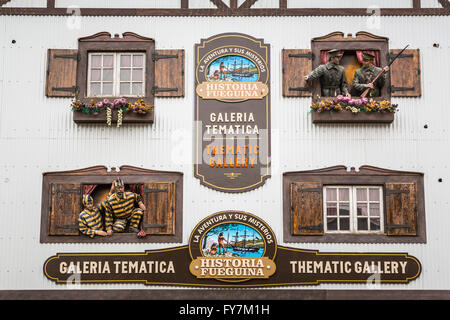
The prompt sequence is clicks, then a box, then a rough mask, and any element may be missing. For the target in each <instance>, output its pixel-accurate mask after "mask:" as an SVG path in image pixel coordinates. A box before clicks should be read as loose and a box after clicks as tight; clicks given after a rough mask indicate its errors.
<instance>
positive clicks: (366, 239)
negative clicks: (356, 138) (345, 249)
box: [282, 165, 427, 243]
mask: <svg viewBox="0 0 450 320" xmlns="http://www.w3.org/2000/svg"><path fill="white" fill-rule="evenodd" d="M306 182H309V183H312V182H314V183H316V184H319V185H322V187H321V188H322V189H323V186H326V185H354V186H382V188H383V204H384V208H383V212H382V214H383V219H384V223H385V226H386V224H387V221H388V220H387V217H386V207H387V204H386V197H387V193H386V184H387V183H414V184H415V185H416V195H417V199H416V201H417V206H416V209H417V211H416V214H417V219H416V220H417V234H416V235H402V236H394V235H388V234H387V229H386V227H385V229H384V230H385V233H384V234H350V233H345V234H342V233H341V234H339V233H323V234H315V235H309V234H306V235H303V234H302V235H300V234H293V233H292V226H293V221H292V219H291V210H292V208H291V194H290V191H291V185H292V184H293V183H306ZM282 185H283V187H282V188H283V190H282V195H283V240H284V242H286V243H289V242H291V243H426V242H427V234H426V215H425V195H424V174H423V173H421V172H410V171H398V170H391V169H384V168H378V167H374V166H369V165H363V166H361V167H359V170H358V171H356V170H355V168H353V167H351V168H347V167H346V166H343V165H337V166H332V167H327V168H320V169H315V170H308V171H293V172H284V173H283V183H282ZM322 192H323V191H322ZM320 196H321V197H320V198H321V199H322V195H320ZM321 205H323V200H322V202H321ZM321 213H322V217H323V208H322V209H321Z"/></svg>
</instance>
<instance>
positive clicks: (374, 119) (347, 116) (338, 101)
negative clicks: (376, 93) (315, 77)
mask: <svg viewBox="0 0 450 320" xmlns="http://www.w3.org/2000/svg"><path fill="white" fill-rule="evenodd" d="M396 111H397V105H396V104H391V102H390V101H387V100H382V101H377V100H374V99H367V98H362V99H352V98H350V97H344V96H342V95H339V96H337V97H335V98H329V99H321V98H320V97H317V99H315V100H314V101H313V103H312V105H311V110H310V112H311V113H312V121H313V123H391V122H392V121H394V114H395V112H396Z"/></svg>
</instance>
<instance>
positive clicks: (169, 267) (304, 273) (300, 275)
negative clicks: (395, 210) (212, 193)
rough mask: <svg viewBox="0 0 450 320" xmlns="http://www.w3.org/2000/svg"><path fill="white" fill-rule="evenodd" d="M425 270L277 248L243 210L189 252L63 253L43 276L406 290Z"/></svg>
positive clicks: (220, 219)
mask: <svg viewBox="0 0 450 320" xmlns="http://www.w3.org/2000/svg"><path fill="white" fill-rule="evenodd" d="M420 273H421V264H420V262H419V261H418V260H417V259H416V258H415V257H413V256H410V255H408V254H407V253H391V252H389V253H353V252H352V253H339V252H333V253H327V252H319V251H317V250H304V249H297V248H289V247H284V246H278V245H277V241H276V238H275V234H274V233H273V231H272V229H271V228H270V226H269V225H267V224H266V223H265V222H264V221H263V220H261V219H260V218H258V217H257V216H255V215H253V214H250V213H247V212H242V211H234V210H231V211H222V212H218V213H215V214H213V215H211V216H208V217H207V218H205V219H203V220H202V221H200V222H199V223H198V224H197V226H196V227H195V228H194V230H193V231H192V233H191V235H190V237H189V243H188V245H185V246H180V247H175V248H168V249H158V250H147V251H145V252H142V253H59V254H56V255H55V256H52V257H50V258H48V259H47V261H46V262H45V264H44V274H45V275H46V277H47V278H48V279H49V280H52V281H54V282H56V283H60V284H70V283H76V284H83V283H102V284H105V283H143V284H146V285H168V286H195V287H276V286H293V285H318V284H320V283H337V282H339V283H367V284H373V283H375V284H382V283H405V284H406V283H408V282H410V281H412V280H414V279H416V278H417V277H418V276H419V275H420Z"/></svg>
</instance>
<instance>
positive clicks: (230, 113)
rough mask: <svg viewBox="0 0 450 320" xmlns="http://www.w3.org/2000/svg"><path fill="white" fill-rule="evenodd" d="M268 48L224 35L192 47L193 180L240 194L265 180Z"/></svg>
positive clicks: (238, 36)
mask: <svg viewBox="0 0 450 320" xmlns="http://www.w3.org/2000/svg"><path fill="white" fill-rule="evenodd" d="M269 54H270V47H269V45H268V44H265V43H264V42H263V40H261V39H255V38H253V37H251V36H248V35H245V34H239V33H226V34H220V35H216V36H213V37H211V38H208V39H204V40H202V41H201V43H200V44H197V45H196V46H195V92H196V97H195V120H196V142H195V148H196V157H195V164H194V174H195V177H197V178H198V179H200V182H201V183H202V184H203V185H205V186H207V187H209V188H212V189H214V190H218V191H223V192H245V191H249V190H253V189H255V188H257V187H259V186H261V185H262V184H264V182H265V180H266V179H267V178H269V177H270V132H269V129H270V87H269V86H270V78H269V65H270V60H269Z"/></svg>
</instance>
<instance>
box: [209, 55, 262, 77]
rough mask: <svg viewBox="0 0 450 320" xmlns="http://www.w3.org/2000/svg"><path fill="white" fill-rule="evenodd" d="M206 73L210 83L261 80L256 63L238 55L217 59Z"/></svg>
mask: <svg viewBox="0 0 450 320" xmlns="http://www.w3.org/2000/svg"><path fill="white" fill-rule="evenodd" d="M206 73H207V76H206V78H207V79H208V81H231V82H255V81H258V78H259V70H258V68H257V67H256V65H255V63H254V62H253V61H251V60H250V59H247V58H245V57H242V56H237V55H229V56H223V57H220V58H217V59H216V60H214V61H213V62H211V64H210V65H209V66H208V69H207V72H206Z"/></svg>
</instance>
